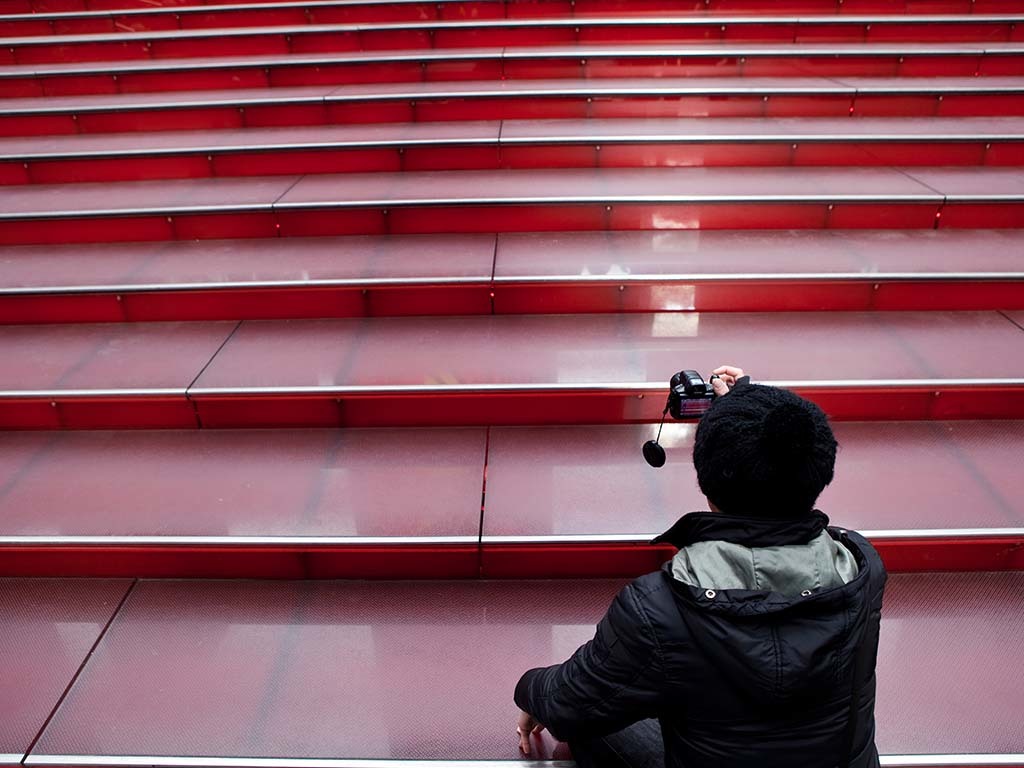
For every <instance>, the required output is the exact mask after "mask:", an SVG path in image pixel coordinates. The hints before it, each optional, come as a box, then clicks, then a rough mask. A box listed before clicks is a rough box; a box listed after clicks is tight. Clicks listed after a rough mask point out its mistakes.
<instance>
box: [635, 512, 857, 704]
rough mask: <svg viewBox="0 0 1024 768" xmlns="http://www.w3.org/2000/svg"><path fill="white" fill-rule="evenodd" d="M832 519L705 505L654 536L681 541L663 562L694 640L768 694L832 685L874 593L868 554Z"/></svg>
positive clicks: (739, 681) (728, 672)
mask: <svg viewBox="0 0 1024 768" xmlns="http://www.w3.org/2000/svg"><path fill="white" fill-rule="evenodd" d="M828 522H829V521H828V517H827V516H826V515H824V514H823V513H821V512H817V511H815V512H814V513H813V514H811V515H809V516H806V517H802V518H799V519H792V520H773V519H760V518H748V517H738V516H733V515H724V514H721V513H710V512H698V513H693V514H690V515H686V516H685V517H683V518H682V519H681V520H679V522H677V523H676V524H675V525H674V526H672V528H671V529H669V531H667V532H666V533H664V534H662V535H661V536H659V537H658V538H657V539H655V542H657V543H662V542H667V543H671V544H673V545H674V546H676V547H678V548H679V552H678V553H677V554H676V556H675V557H674V558H673V559H672V561H671V562H669V563H666V565H665V566H664V571H663V572H664V576H665V577H666V578H667V579H668V580H669V582H670V585H671V588H672V591H673V594H674V596H675V599H676V602H677V603H678V604H679V606H680V612H681V614H682V615H683V617H684V620H685V621H686V623H687V625H688V628H689V630H690V632H689V634H690V637H691V639H692V641H693V642H694V643H695V644H697V645H698V646H700V648H701V651H702V652H703V654H705V655H706V657H707V658H709V659H710V660H712V663H714V664H715V666H716V669H717V670H718V672H719V673H720V674H722V675H723V676H724V677H725V678H726V679H728V680H731V681H732V682H734V683H735V685H736V686H737V688H745V689H747V690H749V691H750V693H751V695H754V696H756V697H759V698H760V699H761V700H762V701H764V702H765V703H772V702H780V701H788V700H792V699H793V698H794V697H797V698H799V697H801V696H807V697H810V698H817V699H819V700H820V698H821V696H822V695H823V694H825V695H827V691H825V690H823V688H826V687H829V686H833V685H835V684H836V682H837V679H836V678H837V671H836V670H837V669H838V660H839V659H840V658H841V657H842V655H843V650H842V649H843V648H844V647H847V646H848V643H849V642H850V634H851V627H852V625H853V624H854V623H855V617H856V615H857V614H858V612H859V608H860V606H862V605H863V604H864V601H866V600H867V599H868V594H867V591H868V590H867V586H868V578H867V577H868V573H867V571H868V569H869V567H870V566H869V561H868V558H867V557H866V555H865V553H864V552H862V551H861V548H860V547H859V546H858V545H857V544H856V543H855V542H854V541H852V540H851V539H850V537H849V536H848V535H847V533H846V532H845V531H840V530H836V529H829V528H828ZM858 538H859V537H858Z"/></svg>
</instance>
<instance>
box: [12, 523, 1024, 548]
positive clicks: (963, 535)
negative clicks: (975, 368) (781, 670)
mask: <svg viewBox="0 0 1024 768" xmlns="http://www.w3.org/2000/svg"><path fill="white" fill-rule="evenodd" d="M833 525H835V523H833ZM858 532H859V533H860V534H861V535H862V536H864V538H866V539H870V540H872V541H885V540H907V539H931V540H935V541H942V540H951V539H980V538H997V539H1003V538H1008V539H1017V538H1024V528H908V529H906V530H858ZM660 533H661V532H660V531H654V532H648V533H589V534H574V533H572V534H569V533H567V534H543V535H529V534H523V535H519V536H505V535H488V534H484V536H483V539H482V543H483V544H485V545H488V544H489V545H505V544H647V543H648V542H650V541H651V540H652V539H653V538H654V537H655V536H658V535H659V534H660ZM2 542H3V539H0V543H2Z"/></svg>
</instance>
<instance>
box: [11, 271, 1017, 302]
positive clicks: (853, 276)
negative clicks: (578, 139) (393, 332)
mask: <svg viewBox="0 0 1024 768" xmlns="http://www.w3.org/2000/svg"><path fill="white" fill-rule="evenodd" d="M1021 280H1024V272H891V273H890V272H793V273H786V274H780V273H778V272H773V273H765V274H762V273H756V272H752V273H742V274H738V273H736V274H734V273H728V272H723V273H709V274H704V275H701V274H665V275H655V274H631V275H537V276H533V275H517V276H515V277H495V278H493V279H492V278H491V277H489V276H483V275H481V276H479V277H437V278H434V277H388V278H383V277H382V278H365V279H364V278H338V279H332V278H324V279H314V280H265V281H258V280H241V281H230V280H226V281H224V282H197V283H138V284H130V283H124V284H101V285H53V286H47V285H38V286H14V287H0V296H53V295H57V296H68V295H81V294H105V293H117V294H121V293H133V294H136V293H138V294H141V293H160V292H168V291H204V292H206V291H211V292H212V291H231V290H252V289H266V290H276V289H304V288H352V289H360V288H367V289H373V288H404V287H408V288H415V287H429V286H439V287H444V286H474V285H475V286H480V287H488V286H490V285H491V284H492V283H493V284H494V285H503V286H514V285H537V284H555V285H560V286H565V285H566V284H569V285H574V284H580V285H590V284H594V283H598V284H609V285H664V284H666V283H683V284H691V283H788V282H816V283H829V282H837V281H842V282H858V283H896V282H934V283H942V282H952V281H956V282H986V281H1001V282H1016V281H1021Z"/></svg>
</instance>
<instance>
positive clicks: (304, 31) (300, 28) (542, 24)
mask: <svg viewBox="0 0 1024 768" xmlns="http://www.w3.org/2000/svg"><path fill="white" fill-rule="evenodd" d="M1021 21H1024V14H1021V13H1000V14H994V13H985V14H982V13H977V14H975V13H961V14H920V15H914V16H912V17H908V16H903V15H895V14H884V13H875V14H870V13H857V14H854V13H844V14H801V13H789V14H786V13H779V14H758V15H752V14H730V13H706V14H699V15H698V14H692V13H691V14H679V13H664V14H659V15H649V16H648V15H644V16H636V15H629V14H620V15H601V16H580V17H547V18H543V17H542V18H522V19H519V18H517V19H507V18H505V19H427V20H416V21H359V22H343V23H308V24H281V25H261V26H236V27H231V26H224V27H204V28H200V29H169V30H127V31H123V32H90V33H72V34H52V35H11V36H6V37H0V46H5V47H7V46H15V47H16V46H43V45H51V44H56V45H74V44H77V43H99V42H134V41H137V40H189V39H203V38H209V37H220V36H223V35H233V36H269V35H293V36H295V35H299V36H301V35H312V34H325V33H346V32H369V31H378V30H379V31H389V30H394V31H399V30H410V31H414V30H423V31H426V30H431V31H435V32H443V31H445V30H470V31H472V30H494V29H544V28H559V27H572V28H574V29H576V31H577V32H578V31H579V29H582V28H601V27H625V28H629V27H635V28H638V29H643V28H646V27H651V26H666V25H678V26H679V27H688V26H700V27H703V26H707V25H736V26H739V27H745V26H761V25H772V24H775V25H795V26H797V27H798V28H799V27H800V26H804V25H827V26H859V25H864V24H871V25H878V26H881V27H882V28H885V27H886V26H891V25H901V24H907V23H911V24H934V25H940V24H941V25H954V24H969V25H972V26H973V25H982V24H1013V23H1019V22H1021ZM714 42H720V41H714ZM714 42H712V43H710V44H714ZM983 42H984V43H987V42H988V41H983ZM702 44H709V43H702ZM748 44H749V43H748Z"/></svg>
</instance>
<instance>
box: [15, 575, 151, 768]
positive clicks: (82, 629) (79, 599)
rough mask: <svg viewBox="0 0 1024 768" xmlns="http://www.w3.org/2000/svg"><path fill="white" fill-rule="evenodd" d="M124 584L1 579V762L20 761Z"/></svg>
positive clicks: (111, 612)
mask: <svg viewBox="0 0 1024 768" xmlns="http://www.w3.org/2000/svg"><path fill="white" fill-rule="evenodd" d="M130 586H131V581H130V580H129V579H80V580H73V579H0V613H2V614H3V633H4V642H3V643H2V644H0V667H2V668H3V670H4V671H3V673H2V675H3V682H4V684H3V685H0V710H2V711H3V712H4V718H3V722H2V723H0V764H2V765H15V764H18V763H20V762H21V760H22V758H23V757H24V755H25V753H26V752H27V751H28V748H29V746H30V745H31V744H32V741H33V739H35V737H36V734H38V733H39V730H40V728H42V726H43V724H44V723H45V722H46V720H47V717H48V716H49V714H50V712H51V711H52V710H53V708H54V706H55V705H56V704H57V702H58V701H59V700H60V697H61V695H62V694H63V693H64V690H65V688H67V686H68V684H69V683H70V682H71V680H72V679H73V677H74V675H75V673H76V672H77V670H78V668H79V666H81V664H82V662H83V661H84V660H85V658H86V656H87V655H88V653H89V650H90V649H91V648H92V646H93V644H94V643H95V642H96V640H97V639H98V638H99V636H100V633H101V632H102V631H103V628H104V626H106V624H107V622H108V621H110V619H111V617H112V616H113V615H114V612H115V610H116V609H117V607H118V604H119V603H120V601H121V599H122V598H123V597H124V596H125V594H126V593H127V591H128V588H129V587H130Z"/></svg>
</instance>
